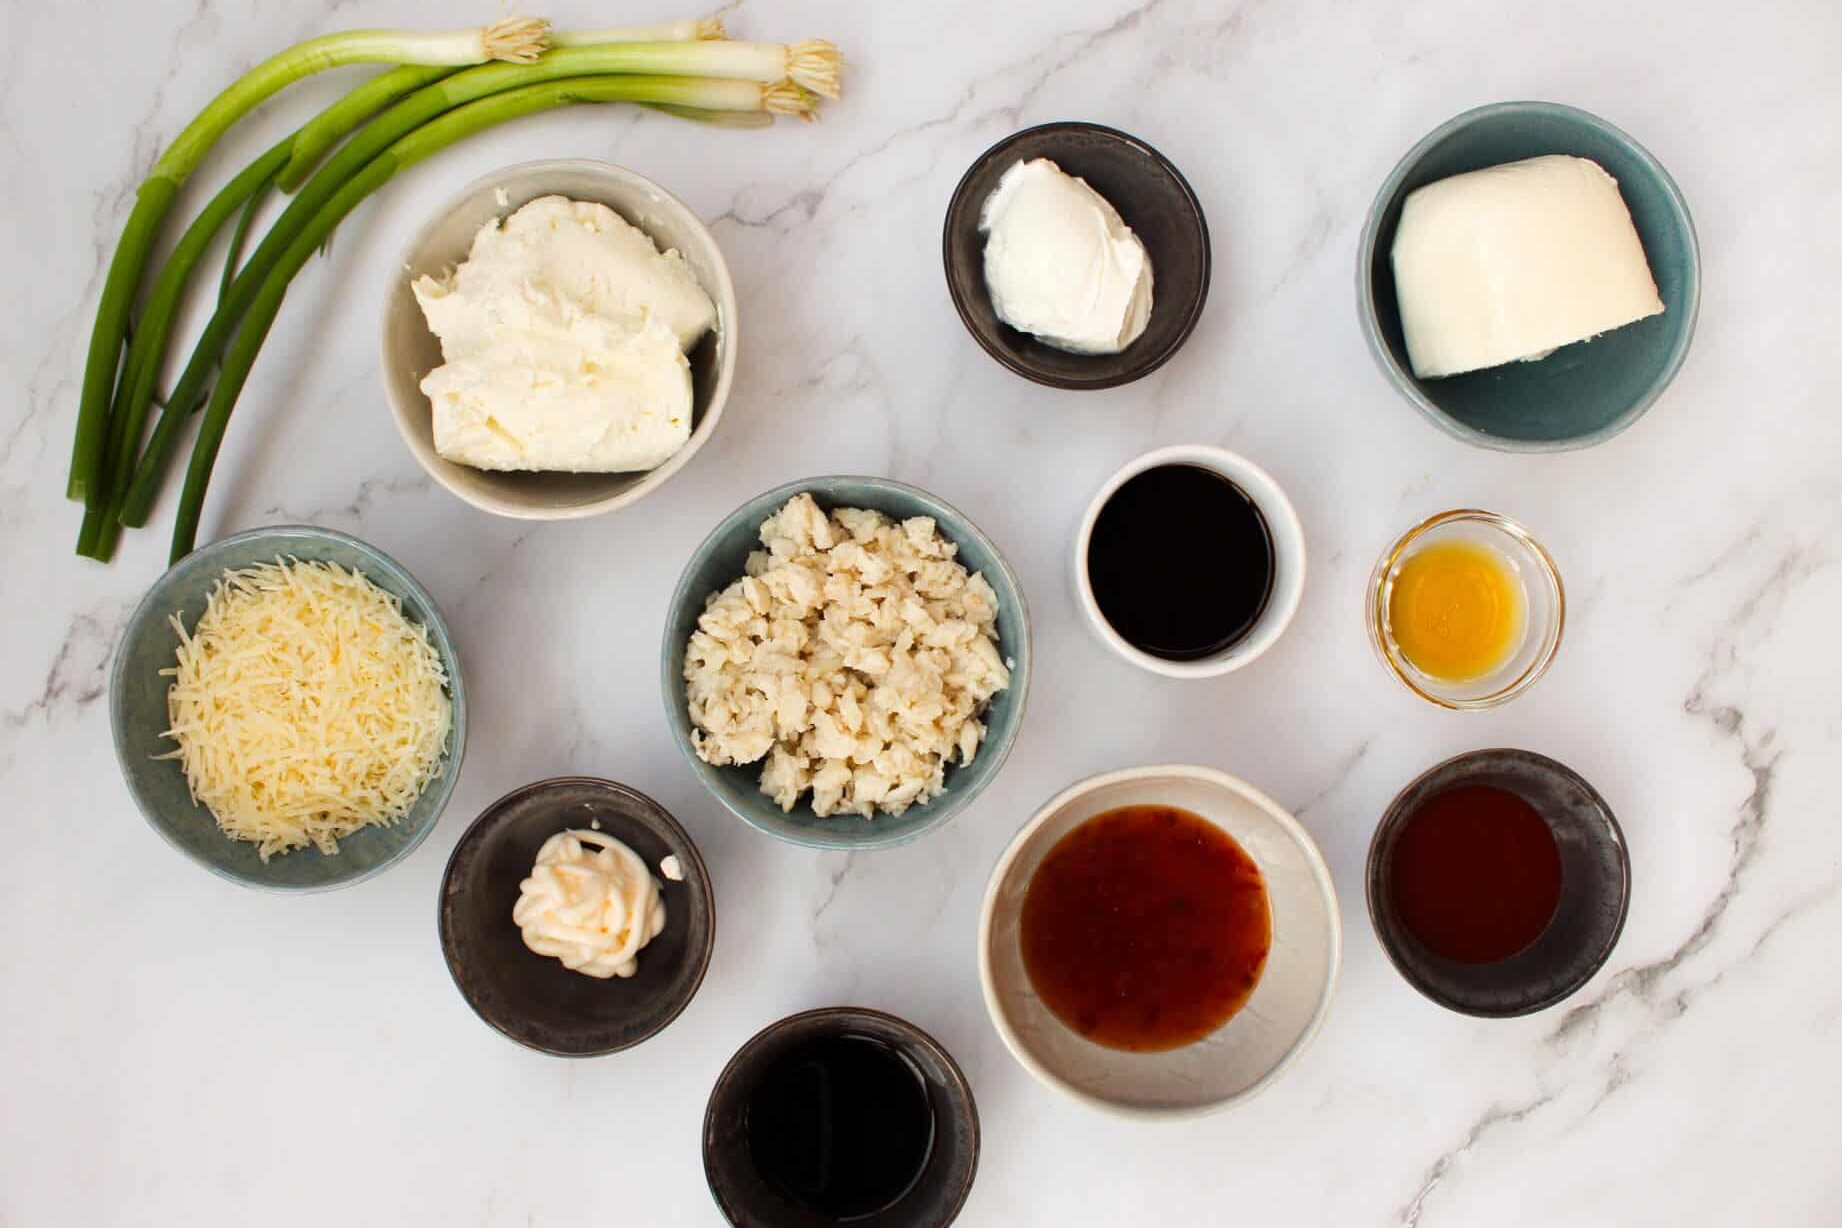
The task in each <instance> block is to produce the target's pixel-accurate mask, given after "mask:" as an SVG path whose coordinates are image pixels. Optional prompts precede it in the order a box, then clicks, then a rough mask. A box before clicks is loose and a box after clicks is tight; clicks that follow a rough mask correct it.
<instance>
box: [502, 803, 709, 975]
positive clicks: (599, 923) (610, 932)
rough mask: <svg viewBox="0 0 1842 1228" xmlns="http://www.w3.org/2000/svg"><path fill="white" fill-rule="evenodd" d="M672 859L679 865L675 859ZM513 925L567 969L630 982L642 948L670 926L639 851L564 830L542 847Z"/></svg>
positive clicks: (610, 839)
mask: <svg viewBox="0 0 1842 1228" xmlns="http://www.w3.org/2000/svg"><path fill="white" fill-rule="evenodd" d="M666 861H667V862H669V863H670V866H671V868H672V869H676V868H677V860H676V859H675V858H667V859H666ZM661 869H662V871H663V870H664V867H661ZM667 877H668V878H671V879H673V881H677V879H678V877H679V876H677V875H672V874H669V873H668V874H667ZM512 923H513V924H515V925H516V926H517V927H518V928H519V930H520V931H521V932H522V933H523V935H524V945H525V946H527V947H529V948H530V949H531V950H532V951H533V952H535V953H536V954H538V955H548V956H552V957H554V958H556V959H559V960H561V961H562V963H563V966H564V967H565V968H568V969H570V970H572V971H575V972H580V973H583V974H584V975H586V976H592V977H599V978H602V979H604V980H605V979H606V978H608V977H614V976H620V977H628V976H632V975H633V974H634V972H636V971H637V970H638V969H639V958H638V957H639V953H640V950H641V948H643V947H644V946H645V945H646V944H647V943H649V942H651V941H652V940H653V939H654V938H656V937H658V935H659V932H660V931H661V930H663V929H664V928H665V901H664V900H662V899H660V898H659V883H658V880H656V879H654V878H653V876H652V874H651V873H650V872H649V871H648V870H647V869H646V863H645V862H643V861H641V860H640V856H639V854H638V853H635V852H634V851H633V850H632V849H630V848H628V847H627V846H626V845H624V844H622V843H621V842H620V841H619V840H616V839H615V838H614V837H612V836H609V835H604V834H603V833H601V832H598V831H564V832H558V833H557V834H556V835H554V836H552V837H550V838H549V839H548V840H546V841H544V843H543V847H542V848H540V849H538V850H537V864H536V865H534V866H532V867H531V876H530V877H529V878H527V879H525V880H524V881H523V882H522V883H520V884H518V903H517V904H515V905H513V907H512Z"/></svg>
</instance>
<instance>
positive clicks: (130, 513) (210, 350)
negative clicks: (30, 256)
mask: <svg viewBox="0 0 1842 1228" xmlns="http://www.w3.org/2000/svg"><path fill="white" fill-rule="evenodd" d="M736 45H738V44H732V43H721V42H700V43H609V44H605V45H601V46H591V47H570V48H565V49H562V50H558V51H553V52H551V53H550V54H548V55H546V56H544V57H543V58H542V59H541V60H539V61H538V62H537V63H535V64H530V65H512V64H486V65H482V66H480V67H478V68H470V69H467V70H465V71H463V72H458V73H455V74H454V75H453V76H450V77H446V78H444V79H442V80H441V81H438V82H436V83H434V84H433V85H429V86H425V87H423V88H422V89H419V90H417V91H416V92H415V93H413V94H410V95H409V96H408V97H406V98H404V99H403V100H402V101H401V102H398V103H397V104H396V105H395V106H393V107H391V108H390V109H389V110H387V111H385V112H384V113H383V114H381V115H379V116H378V117H377V118H376V119H375V120H373V121H372V122H371V123H369V124H367V125H365V127H364V128H363V129H361V130H360V131H359V132H358V133H357V134H356V135H355V136H353V138H352V139H351V141H349V142H348V143H347V144H346V145H345V146H344V147H343V148H341V149H340V150H339V151H338V152H337V153H336V154H334V155H333V156H332V158H330V159H329V160H328V161H327V163H326V165H325V166H323V167H321V168H320V170H319V171H318V172H316V173H315V175H314V176H313V178H312V179H310V180H308V182H307V183H306V184H305V185H304V186H303V187H302V188H301V189H300V191H299V192H298V193H297V194H296V195H295V198H294V200H293V201H292V202H290V204H289V205H288V208H287V209H286V210H284V211H283V213H282V215H281V216H280V217H279V218H278V219H276V221H275V224H274V226H273V227H272V228H271V229H270V231H269V233H268V235H267V236H265V237H264V238H263V240H262V242H261V243H260V244H258V245H257V247H256V250H255V251H254V252H252V253H251V254H250V257H249V259H248V261H246V262H245V263H244V266H243V268H242V270H241V271H240V272H239V273H238V274H237V277H236V280H235V281H233V282H232V283H231V286H230V290H229V292H228V293H227V294H226V295H225V296H224V299H223V301H222V302H220V303H219V304H218V308H217V310H216V311H215V312H213V313H212V316H211V319H210V320H209V321H208V322H207V323H206V325H205V329H204V332H203V333H202V334H200V336H199V339H198V342H197V344H196V346H194V348H193V351H192V357H191V359H190V360H189V361H188V362H187V363H186V366H185V369H184V370H183V371H182V372H181V373H180V375H179V379H178V382H177V383H175V384H174V385H173V391H172V394H171V395H170V396H169V397H168V398H167V403H166V407H165V409H164V410H162V411H161V414H160V418H159V420H158V422H157V423H156V424H155V426H154V433H153V437H152V439H151V440H150V441H149V442H148V445H147V450H146V452H145V454H143V455H142V457H141V462H140V465H139V466H138V468H137V469H136V470H135V473H134V478H133V481H132V483H131V484H130V486H129V489H128V493H127V497H126V498H125V500H124V501H123V503H122V508H121V513H120V516H121V521H122V523H123V524H126V525H129V526H133V527H138V526H140V525H144V524H146V523H147V518H148V517H149V516H150V515H151V514H152V512H153V504H154V500H155V499H156V498H157V497H158V496H159V492H160V485H161V482H162V481H163V479H164V477H165V474H166V470H167V468H168V466H169V465H170V464H171V461H172V456H173V453H174V452H175V451H176V449H177V448H178V444H179V430H180V427H181V425H182V424H183V422H184V420H185V417H186V415H188V414H190V413H191V412H192V410H193V409H194V408H196V406H197V405H198V403H199V402H200V401H201V400H202V399H203V398H204V396H205V391H206V386H207V384H208V383H209V381H210V379H211V374H212V370H213V367H214V365H215V364H216V362H217V359H218V355H219V354H220V353H221V352H222V351H223V349H224V347H225V346H226V345H227V344H228V343H229V342H230V338H231V335H232V333H233V332H234V330H235V329H236V327H237V322H238V321H239V320H240V319H241V318H242V315H243V313H244V312H245V311H246V310H248V309H249V306H250V304H251V303H252V302H253V301H254V300H255V297H256V295H257V293H258V292H259V290H260V289H261V286H262V283H263V280H264V278H266V277H267V275H268V273H269V271H270V270H272V269H274V268H275V267H276V265H277V264H278V263H279V262H280V261H281V259H282V257H283V253H284V252H286V251H287V250H288V249H289V245H290V244H291V243H292V242H293V241H294V238H295V236H296V235H297V234H299V233H300V232H301V231H302V230H303V229H305V228H307V227H308V226H309V225H310V224H311V221H312V219H313V217H314V216H315V215H316V213H317V212H318V211H319V209H320V208H321V206H323V205H324V204H325V203H326V202H327V201H328V200H330V199H332V197H333V195H334V194H335V193H336V192H338V191H339V190H340V189H341V187H342V185H343V184H344V182H345V181H346V180H347V179H348V178H350V177H351V176H352V175H354V174H356V173H357V172H358V171H359V170H360V168H362V167H363V166H365V165H366V164H367V163H368V162H369V161H370V160H371V159H372V158H374V157H377V156H378V155H379V154H380V153H382V152H383V150H384V149H385V148H386V147H387V146H389V145H390V144H391V143H392V142H394V141H397V140H399V139H401V138H403V137H405V136H407V135H409V134H410V133H412V132H414V131H415V130H416V129H417V128H419V127H421V126H422V125H424V124H426V123H428V122H429V121H430V120H432V119H433V118H434V117H435V116H437V115H440V114H442V113H443V112H445V111H448V110H450V109H452V108H454V107H456V106H459V105H461V104H464V103H469V102H472V101H474V100H476V99H480V98H486V97H490V96H492V95H494V94H498V93H501V92H504V91H506V90H509V89H512V88H519V87H524V86H528V85H533V84H538V83H541V82H545V81H548V80H552V79H557V78H567V77H576V76H590V75H597V76H598V75H601V74H611V73H630V72H635V71H637V70H636V68H635V65H636V64H638V63H645V62H659V61H664V62H679V63H683V64H685V65H687V66H688V71H687V74H685V75H686V76H696V77H698V78H699V79H702V78H703V77H705V76H706V74H701V73H698V72H697V68H698V67H699V61H700V58H701V57H700V55H699V54H698V53H704V54H708V53H709V52H711V51H720V50H722V49H724V48H727V47H731V46H736ZM666 53H671V54H666ZM775 80H778V78H775ZM709 84H710V85H712V86H717V85H721V84H724V82H722V81H717V80H711V81H709ZM751 89H752V93H750V95H749V96H751V97H753V96H754V95H759V94H761V93H762V92H763V91H761V90H760V89H759V88H757V87H751ZM770 92H771V93H772V94H773V97H774V98H775V99H776V100H778V101H777V102H776V104H775V105H772V106H767V107H765V108H764V107H763V106H762V105H760V104H759V103H757V105H755V106H753V107H752V108H750V109H752V110H754V111H757V112H759V111H762V110H764V109H766V110H772V111H777V112H778V113H781V114H802V115H809V114H810V113H811V103H810V99H809V98H808V97H807V96H806V95H805V94H803V93H802V92H801V91H800V89H799V87H798V86H797V85H789V86H785V87H780V88H777V89H776V90H775V91H770ZM795 98H797V100H798V101H797V102H794V101H792V100H793V99H795ZM655 101H664V102H671V101H675V100H673V99H659V100H655ZM687 105H692V106H699V105H702V104H699V103H695V102H692V103H689V104H687ZM706 109H713V110H739V109H741V108H736V107H711V108H706Z"/></svg>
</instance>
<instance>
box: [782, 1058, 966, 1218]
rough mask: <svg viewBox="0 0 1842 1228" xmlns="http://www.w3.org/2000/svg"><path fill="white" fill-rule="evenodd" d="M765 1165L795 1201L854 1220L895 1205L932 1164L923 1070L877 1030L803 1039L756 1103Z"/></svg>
mask: <svg viewBox="0 0 1842 1228" xmlns="http://www.w3.org/2000/svg"><path fill="white" fill-rule="evenodd" d="M748 1146H749V1154H750V1156H751V1158H752V1159H753V1160H754V1162H755V1167H756V1169H757V1170H758V1171H759V1172H760V1173H761V1175H762V1177H763V1178H764V1179H765V1180H766V1181H767V1182H768V1184H769V1185H771V1186H773V1187H774V1188H775V1189H777V1190H779V1191H780V1192H781V1193H782V1194H784V1195H785V1196H786V1197H787V1198H789V1199H791V1200H792V1201H793V1202H794V1203H796V1204H798V1205H799V1206H801V1207H804V1208H806V1209H807V1210H810V1211H814V1212H817V1213H819V1214H821V1215H829V1216H834V1217H836V1218H838V1219H840V1220H846V1221H848V1220H851V1219H856V1218H860V1217H862V1216H867V1215H874V1214H875V1213H876V1212H878V1211H882V1210H885V1209H886V1208H888V1207H891V1206H893V1205H895V1204H896V1203H897V1202H898V1201H900V1200H901V1198H902V1196H903V1195H904V1194H906V1193H908V1191H909V1189H910V1188H911V1187H912V1186H913V1185H914V1183H915V1180H916V1179H917V1178H918V1177H920V1175H921V1172H922V1170H923V1169H924V1168H926V1167H927V1161H928V1157H929V1155H931V1154H932V1152H933V1147H934V1112H933V1107H932V1105H931V1104H930V1103H929V1101H928V1095H927V1086H926V1084H925V1083H924V1082H923V1081H922V1079H921V1075H920V1072H918V1071H917V1070H915V1068H914V1067H913V1066H912V1065H910V1064H909V1062H908V1060H907V1059H906V1058H904V1057H903V1056H902V1055H901V1054H900V1053H898V1052H896V1051H895V1050H894V1049H892V1048H890V1047H889V1046H888V1045H886V1044H884V1043H883V1042H881V1041H879V1040H874V1039H871V1038H870V1037H868V1036H853V1035H842V1036H828V1037H824V1038H822V1039H819V1040H815V1041H811V1042H808V1043H806V1044H802V1045H798V1046H796V1047H794V1048H792V1049H790V1050H789V1051H788V1052H787V1053H786V1054H784V1055H783V1056H782V1057H781V1058H780V1060H778V1061H777V1062H775V1063H774V1064H773V1065H772V1066H771V1067H769V1068H768V1070H767V1071H766V1072H765V1073H764V1074H763V1075H762V1076H761V1080H760V1083H759V1085H758V1086H757V1087H756V1088H755V1090H754V1092H753V1093H752V1094H751V1095H750V1097H749V1102H748Z"/></svg>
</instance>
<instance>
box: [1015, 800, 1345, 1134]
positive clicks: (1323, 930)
mask: <svg viewBox="0 0 1842 1228" xmlns="http://www.w3.org/2000/svg"><path fill="white" fill-rule="evenodd" d="M1143 804H1157V805H1166V806H1179V807H1182V808H1183V809H1185V810H1189V811H1192V812H1193V813H1195V814H1198V815H1200V816H1202V817H1203V818H1205V819H1207V820H1209V821H1210V822H1212V823H1214V824H1216V825H1217V826H1218V827H1220V828H1221V829H1222V830H1223V831H1225V832H1227V833H1228V834H1229V835H1230V836H1233V837H1234V839H1235V841H1236V843H1238V844H1239V845H1240V846H1241V847H1242V848H1243V849H1244V850H1246V852H1247V853H1248V855H1249V856H1251V857H1252V858H1253V859H1254V861H1255V863H1256V864H1257V865H1258V866H1259V867H1260V872H1261V875H1262V876H1263V878H1264V879H1265V883H1266V889H1267V906H1268V907H1269V908H1270V909H1271V912H1272V924H1273V942H1272V948H1271V950H1270V952H1269V953H1268V956H1267V961H1266V968H1265V971H1264V972H1263V973H1262V974H1261V977H1260V981H1259V984H1258V985H1257V986H1256V987H1255V989H1254V993H1253V997H1251V998H1250V999H1248V1001H1247V1004H1246V1005H1245V1006H1244V1007H1243V1008H1242V1009H1241V1010H1240V1011H1239V1012H1238V1013H1236V1014H1235V1015H1234V1016H1233V1017H1232V1018H1231V1019H1229V1020H1228V1021H1227V1022H1226V1023H1224V1024H1223V1025H1222V1026H1221V1027H1220V1028H1218V1029H1216V1030H1215V1032H1213V1033H1212V1034H1210V1035H1209V1036H1207V1037H1205V1038H1204V1039H1202V1040H1200V1041H1197V1042H1196V1043H1194V1044H1191V1045H1187V1046H1185V1047H1183V1048H1180V1049H1172V1050H1168V1051H1165V1052H1161V1053H1127V1052H1123V1051H1121V1050H1118V1049H1111V1048H1107V1047H1105V1046H1102V1045H1098V1044H1095V1043H1094V1042H1093V1041H1090V1040H1088V1039H1087V1038H1086V1037H1084V1036H1081V1035H1080V1034H1079V1033H1077V1032H1075V1031H1074V1030H1073V1029H1071V1028H1069V1027H1068V1026H1067V1025H1066V1024H1064V1023H1062V1021H1061V1020H1059V1019H1057V1018H1056V1016H1055V1015H1054V1013H1053V1012H1051V1011H1050V1009H1049V1008H1048V1007H1047V1006H1046V1005H1044V1003H1043V1001H1042V1000H1041V998H1039V997H1038V996H1037V994H1036V992H1035V990H1034V989H1033V988H1032V986H1031V983H1030V974H1029V971H1028V969H1027V968H1025V966H1024V963H1023V953H1022V949H1021V945H1020V939H1019V932H1020V916H1021V914H1022V910H1023V900H1024V897H1025V895H1026V894H1027V893H1028V891H1029V887H1030V880H1031V878H1032V876H1033V875H1034V874H1035V873H1036V869H1037V867H1038V866H1040V865H1041V864H1042V860H1043V858H1044V857H1045V856H1046V855H1047V854H1048V852H1049V850H1050V849H1052V848H1054V847H1055V844H1056V842H1057V841H1059V840H1060V839H1061V838H1062V837H1063V836H1065V835H1067V834H1068V832H1070V831H1071V830H1073V829H1074V828H1075V827H1077V826H1079V825H1080V824H1081V823H1084V822H1086V821H1087V820H1088V819H1090V818H1093V817H1094V816H1095V815H1098V814H1101V813H1104V812H1105V811H1108V810H1113V809H1115V808H1117V807H1120V806H1132V805H1143ZM1342 950H1343V930H1342V922H1341V920H1340V919H1339V915H1338V912H1337V891H1336V887H1335V886H1334V885H1333V884H1332V882H1331V877H1330V868H1329V867H1328V866H1327V865H1325V864H1324V858H1323V856H1322V855H1321V854H1320V853H1319V852H1318V849H1317V845H1316V844H1315V843H1313V841H1312V839H1311V836H1310V834H1309V833H1307V832H1306V831H1305V829H1304V827H1302V826H1301V825H1300V824H1299V822H1298V820H1297V819H1295V818H1293V817H1292V816H1291V815H1290V814H1287V813H1286V812H1285V810H1283V809H1282V808H1281V807H1280V806H1279V804H1278V803H1276V802H1274V801H1273V800H1272V799H1271V798H1269V797H1267V796H1266V795H1265V794H1263V793H1261V792H1260V791H1259V790H1257V789H1255V788H1253V787H1252V786H1251V785H1249V784H1247V783H1246V782H1245V781H1242V780H1239V779H1236V778H1235V777H1233V776H1230V775H1228V774H1227V773H1225V772H1218V771H1216V770H1214V769H1212V768H1206V767H1188V766H1182V765H1171V766H1162V767H1142V768H1131V769H1128V770H1125V771H1119V772H1110V773H1107V774H1106V775H1103V776H1095V777H1092V778H1090V779H1088V780H1083V781H1081V782H1080V783H1078V784H1076V785H1073V786H1071V787H1070V788H1068V789H1066V790H1064V791H1063V792H1061V793H1059V794H1057V795H1056V796H1055V797H1053V798H1051V799H1050V800H1049V802H1048V803H1047V804H1045V805H1044V806H1043V808H1042V809H1040V810H1038V811H1037V812H1036V814H1035V815H1034V816H1033V817H1032V818H1031V819H1030V821H1029V822H1028V823H1026V824H1024V826H1023V829H1022V830H1021V831H1019V832H1018V833H1017V835H1016V837H1015V838H1014V839H1013V840H1012V841H1011V843H1010V846H1009V847H1008V848H1006V849H1005V850H1004V854H1003V856H1001V857H1000V858H999V859H998V864H997V867H996V868H995V869H994V870H993V871H992V874H991V882H990V885H989V886H988V887H987V888H986V891H985V904H984V910H983V912H982V913H981V915H980V918H979V979H980V981H981V983H982V985H983V987H984V993H985V1007H986V1009H987V1010H988V1011H989V1012H990V1013H991V1019H992V1023H993V1024H995V1025H996V1027H997V1029H998V1035H999V1036H1000V1037H1002V1038H1003V1040H1004V1044H1005V1047H1006V1048H1008V1049H1009V1050H1010V1051H1011V1054H1012V1056H1014V1057H1015V1058H1016V1059H1017V1060H1018V1061H1019V1062H1021V1063H1022V1064H1023V1067H1024V1069H1026V1070H1028V1071H1029V1072H1030V1073H1031V1074H1032V1075H1034V1076H1036V1078H1037V1079H1038V1080H1040V1081H1041V1082H1043V1083H1044V1084H1046V1085H1048V1086H1049V1087H1053V1088H1055V1089H1056V1090H1057V1091H1060V1092H1064V1093H1066V1094H1067V1095H1069V1096H1072V1097H1074V1098H1075V1099H1076V1100H1078V1101H1080V1102H1082V1103H1083V1104H1086V1105H1089V1106H1092V1107H1094V1108H1097V1109H1101V1110H1103V1111H1105V1112H1109V1113H1113V1114H1116V1115H1118V1116H1122V1117H1133V1118H1142V1119H1157V1118H1177V1117H1196V1116H1201V1115H1203V1114H1206V1113H1214V1112H1219V1111H1221V1110H1223V1109H1226V1108H1228V1107H1230V1106H1231V1105H1235V1104H1238V1103H1240V1102H1242V1101H1244V1100H1247V1099H1249V1098H1250V1097H1252V1096H1254V1095H1256V1094H1258V1093H1259V1092H1260V1091H1262V1090H1263V1089H1265V1088H1266V1087H1267V1086H1269V1085H1270V1084H1271V1083H1273V1081H1274V1080H1276V1079H1278V1078H1279V1077H1280V1075H1282V1074H1284V1073H1285V1071H1286V1070H1287V1069H1288V1068H1290V1067H1291V1065H1292V1064H1293V1063H1294V1062H1295V1061H1297V1060H1298V1057H1299V1055H1300V1054H1302V1053H1303V1052H1304V1050H1305V1048H1306V1046H1308V1045H1309V1044H1310V1043H1311V1040H1312V1038H1313V1037H1315V1036H1316V1035H1317V1032H1318V1029H1319V1027H1321V1026H1322V1024H1323V1022H1324V1017H1325V1015H1326V1014H1327V1013H1328V1012H1329V1010H1330V1001H1331V996H1332V993H1333V992H1334V990H1335V988H1336V982H1337V970H1338V968H1339V966H1340V964H1341V961H1342Z"/></svg>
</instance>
